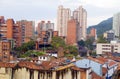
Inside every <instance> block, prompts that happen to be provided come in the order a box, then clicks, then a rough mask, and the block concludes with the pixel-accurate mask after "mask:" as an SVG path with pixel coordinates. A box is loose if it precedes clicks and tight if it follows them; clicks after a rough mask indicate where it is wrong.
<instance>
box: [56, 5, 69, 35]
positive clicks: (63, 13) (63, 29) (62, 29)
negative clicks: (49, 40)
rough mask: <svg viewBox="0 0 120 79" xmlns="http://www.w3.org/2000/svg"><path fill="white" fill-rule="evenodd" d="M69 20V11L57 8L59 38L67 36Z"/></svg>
mask: <svg viewBox="0 0 120 79" xmlns="http://www.w3.org/2000/svg"><path fill="white" fill-rule="evenodd" d="M70 18H71V11H70V9H69V8H64V7H63V6H59V7H58V13H57V30H58V31H59V36H67V22H68V21H69V20H70Z"/></svg>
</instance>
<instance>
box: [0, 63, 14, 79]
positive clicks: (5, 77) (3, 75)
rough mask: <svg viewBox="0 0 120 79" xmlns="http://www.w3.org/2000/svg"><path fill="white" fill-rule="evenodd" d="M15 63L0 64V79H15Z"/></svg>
mask: <svg viewBox="0 0 120 79" xmlns="http://www.w3.org/2000/svg"><path fill="white" fill-rule="evenodd" d="M15 66H16V64H15V63H5V62H0V79H13V77H14V76H13V75H14V73H13V71H14V67H15Z"/></svg>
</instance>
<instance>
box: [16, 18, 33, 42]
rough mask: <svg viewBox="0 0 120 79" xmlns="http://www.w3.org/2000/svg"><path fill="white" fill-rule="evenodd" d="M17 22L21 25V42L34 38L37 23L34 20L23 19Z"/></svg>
mask: <svg viewBox="0 0 120 79" xmlns="http://www.w3.org/2000/svg"><path fill="white" fill-rule="evenodd" d="M16 23H17V24H18V25H19V26H20V27H21V29H20V30H21V43H25V42H28V41H30V39H34V31H35V24H34V22H33V21H27V20H21V21H17V22H16Z"/></svg>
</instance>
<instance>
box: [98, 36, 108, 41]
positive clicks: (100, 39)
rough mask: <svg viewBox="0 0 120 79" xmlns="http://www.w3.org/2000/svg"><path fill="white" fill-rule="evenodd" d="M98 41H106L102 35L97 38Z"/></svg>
mask: <svg viewBox="0 0 120 79" xmlns="http://www.w3.org/2000/svg"><path fill="white" fill-rule="evenodd" d="M97 42H98V43H107V40H106V39H105V38H104V37H103V35H100V36H99V37H98V40H97Z"/></svg>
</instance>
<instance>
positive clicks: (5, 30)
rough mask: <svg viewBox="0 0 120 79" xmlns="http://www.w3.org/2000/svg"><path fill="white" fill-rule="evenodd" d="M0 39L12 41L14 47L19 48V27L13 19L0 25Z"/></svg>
mask: <svg viewBox="0 0 120 79" xmlns="http://www.w3.org/2000/svg"><path fill="white" fill-rule="evenodd" d="M0 39H1V40H10V41H11V42H13V41H14V46H20V45H21V43H20V39H21V31H20V26H18V25H17V24H15V22H14V20H13V19H7V21H6V22H1V23H0Z"/></svg>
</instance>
